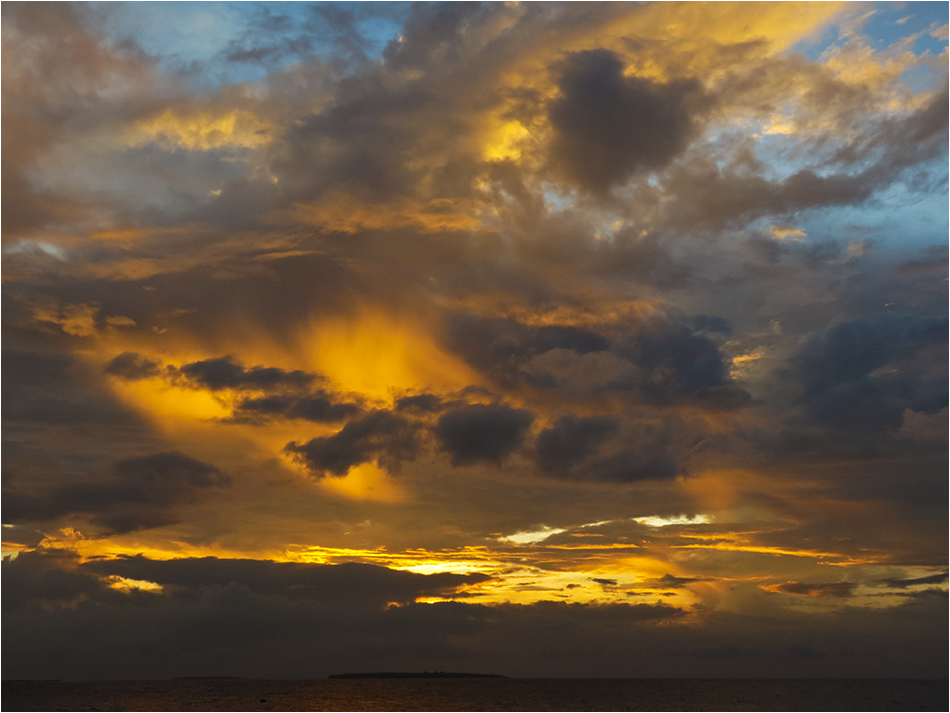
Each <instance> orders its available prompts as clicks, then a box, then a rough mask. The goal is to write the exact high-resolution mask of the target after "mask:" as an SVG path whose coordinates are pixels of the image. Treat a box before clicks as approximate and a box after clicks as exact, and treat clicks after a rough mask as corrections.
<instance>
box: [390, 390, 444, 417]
mask: <svg viewBox="0 0 950 713" xmlns="http://www.w3.org/2000/svg"><path fill="white" fill-rule="evenodd" d="M441 408H442V399H440V398H439V397H438V396H436V395H435V394H416V395H414V396H403V397H401V398H398V399H396V410H397V411H419V412H422V413H435V412H437V411H439V410H441Z"/></svg>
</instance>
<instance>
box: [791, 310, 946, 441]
mask: <svg viewBox="0 0 950 713" xmlns="http://www.w3.org/2000/svg"><path fill="white" fill-rule="evenodd" d="M947 336H948V322H947V318H946V317H931V316H927V315H925V314H920V313H917V314H905V315H900V314H888V313H883V314H877V315H873V316H869V317H866V318H863V319H858V320H853V321H849V322H842V323H840V324H836V325H833V326H831V327H828V328H827V329H826V330H824V331H822V332H820V333H818V334H815V335H812V336H811V337H810V338H808V339H807V340H806V341H805V343H804V344H803V345H802V346H801V348H800V349H799V350H798V352H797V353H796V354H795V355H794V356H793V357H792V360H791V369H790V370H789V372H787V373H786V376H787V378H791V379H792V381H793V383H796V384H798V385H799V387H800V388H801V396H800V397H799V400H798V403H799V405H800V407H801V408H802V409H803V416H802V417H801V418H800V419H798V420H797V421H796V420H795V419H793V420H792V422H791V424H790V426H791V428H792V429H793V431H795V432H799V433H800V434H801V435H800V436H799V437H800V438H807V436H806V435H805V434H807V433H809V432H810V430H811V429H812V426H813V425H814V424H816V423H817V424H820V425H821V427H822V429H823V430H822V433H823V434H824V435H825V436H828V437H829V438H831V437H832V436H831V434H832V433H835V434H837V436H838V437H840V436H841V435H842V434H844V435H847V436H848V437H849V438H851V439H856V440H855V442H856V443H857V442H859V441H863V442H865V443H866V444H867V445H868V446H872V447H878V446H882V445H884V444H885V442H886V440H887V439H886V438H885V440H884V441H882V440H881V437H882V436H885V437H886V436H888V435H890V436H892V437H893V436H894V435H895V434H896V432H897V430H898V429H899V428H900V427H901V424H902V422H903V419H904V414H905V412H906V411H907V410H908V409H910V410H912V411H917V412H922V413H925V414H933V413H936V412H938V411H940V410H941V409H944V408H946V406H947V403H948V400H950V397H948V392H947V383H946V373H945V365H946V360H947V356H946V349H947ZM785 438H786V439H793V440H794V436H793V434H792V432H789V433H787V434H786V435H785ZM789 443H790V444H791V441H789Z"/></svg>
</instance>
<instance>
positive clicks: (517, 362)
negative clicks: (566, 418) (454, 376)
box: [444, 313, 610, 388]
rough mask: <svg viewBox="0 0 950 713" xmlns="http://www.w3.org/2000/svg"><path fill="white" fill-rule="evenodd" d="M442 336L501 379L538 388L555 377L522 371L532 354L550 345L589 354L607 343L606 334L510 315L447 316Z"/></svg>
mask: <svg viewBox="0 0 950 713" xmlns="http://www.w3.org/2000/svg"><path fill="white" fill-rule="evenodd" d="M444 340H445V343H446V346H447V347H448V348H449V349H451V350H452V351H454V352H455V353H457V354H459V355H460V356H462V358H464V359H465V360H466V361H467V362H468V363H469V364H471V365H472V366H474V367H475V368H477V369H479V370H481V371H483V372H484V373H486V374H488V375H489V376H491V377H493V378H494V379H496V380H497V381H499V382H500V383H502V384H505V385H512V384H514V383H516V382H517V381H524V382H527V383H529V384H530V385H532V386H536V387H540V388H545V387H552V386H555V385H556V381H555V380H554V378H553V377H551V376H550V375H540V376H539V375H535V374H530V373H528V372H525V371H523V370H522V367H523V366H524V365H525V364H526V363H527V362H528V361H529V360H530V359H531V358H533V357H535V356H538V355H540V354H544V353H546V352H549V351H551V350H552V349H568V350H570V351H573V352H576V353H578V354H588V353H590V352H596V351H604V350H606V349H608V348H609V346H610V342H609V341H608V340H607V339H606V338H605V337H603V336H601V335H599V334H596V333H595V332H592V331H589V330H585V329H580V328H577V327H563V326H542V327H535V326H530V325H525V324H521V323H520V322H516V321H515V320H512V319H495V318H486V317H479V316H477V315H472V314H461V313H454V314H451V315H450V316H449V317H448V318H447V319H446V323H445V332H444ZM545 377H547V378H545Z"/></svg>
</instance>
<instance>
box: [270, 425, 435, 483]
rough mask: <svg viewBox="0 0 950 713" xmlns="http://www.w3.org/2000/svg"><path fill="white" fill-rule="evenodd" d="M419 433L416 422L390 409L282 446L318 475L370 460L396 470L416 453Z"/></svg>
mask: <svg viewBox="0 0 950 713" xmlns="http://www.w3.org/2000/svg"><path fill="white" fill-rule="evenodd" d="M418 434H419V426H418V424H416V423H413V422H411V421H409V420H408V419H406V418H404V417H402V416H400V415H398V414H395V413H392V412H391V411H372V412H370V413H368V414H366V415H365V416H362V417H361V418H359V419H356V420H354V421H350V422H349V423H348V424H346V425H345V426H344V427H343V428H342V429H341V430H340V431H339V432H337V433H335V434H333V435H332V436H321V437H319V438H314V439H311V440H310V441H307V442H306V443H299V444H298V443H296V442H293V443H288V444H287V446H286V447H285V449H284V450H285V451H286V452H288V453H291V454H293V455H294V457H296V458H297V459H299V460H300V462H301V463H303V464H304V465H306V466H307V467H308V468H309V469H310V470H311V471H312V472H313V473H314V474H315V475H320V476H322V475H336V476H342V475H346V473H347V471H348V470H349V469H350V468H352V467H353V466H354V465H359V464H360V463H366V462H369V461H371V460H378V462H379V464H380V465H381V466H383V467H385V468H387V469H388V470H390V471H395V470H398V468H399V465H400V464H401V463H402V462H404V461H411V460H414V459H415V457H416V456H417V455H418V453H419V451H420V448H421V444H420V442H419V438H418Z"/></svg>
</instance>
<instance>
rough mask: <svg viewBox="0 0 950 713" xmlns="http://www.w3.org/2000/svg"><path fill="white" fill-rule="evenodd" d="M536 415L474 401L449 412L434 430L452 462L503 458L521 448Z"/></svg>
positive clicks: (498, 463) (458, 463)
mask: <svg viewBox="0 0 950 713" xmlns="http://www.w3.org/2000/svg"><path fill="white" fill-rule="evenodd" d="M533 422H534V414H532V413H531V412H530V411H526V410H524V409H515V408H511V407H510V406H505V405H503V404H490V405H485V404H472V405H470V406H463V407H461V408H457V409H453V410H451V411H447V412H446V413H444V414H443V415H442V416H440V417H439V420H438V422H437V423H436V425H435V427H434V428H433V429H432V432H433V434H434V435H435V437H436V438H437V439H438V441H439V445H440V447H441V449H442V450H443V451H445V452H446V453H448V454H449V455H450V457H451V461H452V465H456V466H458V465H474V464H476V463H491V464H494V465H496V466H498V467H501V464H502V461H504V460H505V459H506V458H507V457H508V456H510V455H511V454H512V453H514V452H515V451H516V450H517V449H518V448H520V447H521V445H522V443H523V442H524V437H525V434H526V433H527V431H528V429H529V428H530V427H531V424H532V423H533Z"/></svg>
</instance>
